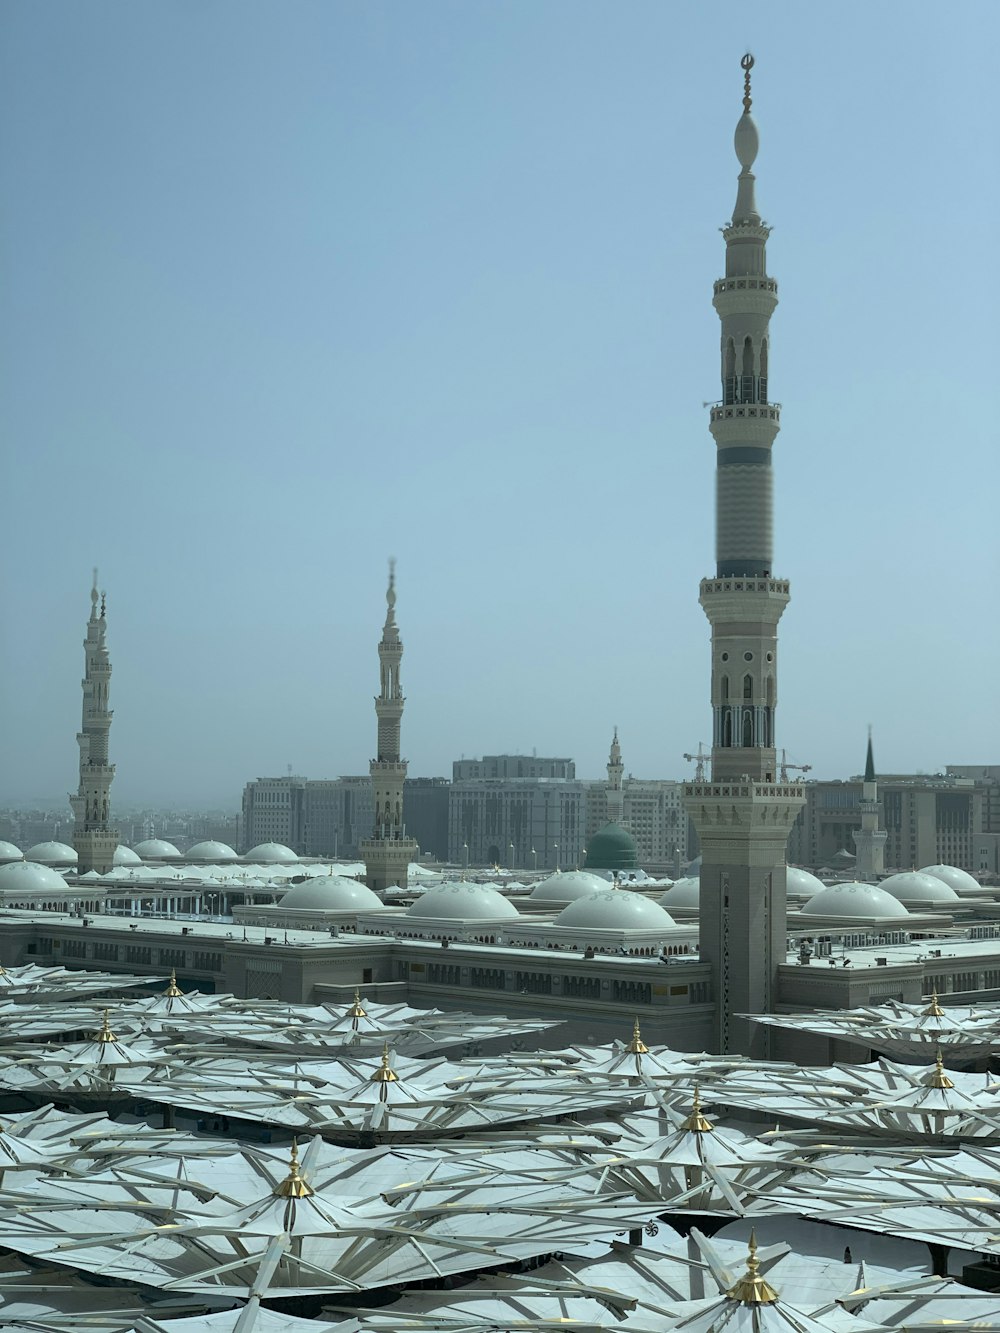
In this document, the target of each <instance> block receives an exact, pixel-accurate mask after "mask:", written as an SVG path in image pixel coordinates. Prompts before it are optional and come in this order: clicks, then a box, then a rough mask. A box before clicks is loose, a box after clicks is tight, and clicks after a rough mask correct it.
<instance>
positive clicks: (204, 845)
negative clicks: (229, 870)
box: [184, 842, 239, 862]
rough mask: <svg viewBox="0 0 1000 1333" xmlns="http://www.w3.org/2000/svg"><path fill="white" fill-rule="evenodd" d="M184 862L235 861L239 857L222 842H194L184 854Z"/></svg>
mask: <svg viewBox="0 0 1000 1333" xmlns="http://www.w3.org/2000/svg"><path fill="white" fill-rule="evenodd" d="M184 860H185V861H212V862H215V861H237V860H239V857H238V856H237V855H236V853H235V852H234V851H233V849H232V847H228V846H227V845H226V844H225V843H224V842H196V843H195V845H194V846H193V847H189V848H188V849H187V851H186V852H185V853H184Z"/></svg>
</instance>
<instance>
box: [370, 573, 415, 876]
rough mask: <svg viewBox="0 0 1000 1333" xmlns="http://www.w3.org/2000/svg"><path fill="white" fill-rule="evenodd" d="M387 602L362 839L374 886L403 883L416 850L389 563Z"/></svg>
mask: <svg viewBox="0 0 1000 1333" xmlns="http://www.w3.org/2000/svg"><path fill="white" fill-rule="evenodd" d="M386 604H387V608H388V609H387V611H386V617H385V625H384V626H383V628H382V640H381V642H380V643H379V646H378V658H379V693H378V695H377V696H376V698H375V716H376V719H377V722H378V741H377V754H376V757H375V758H374V759H373V760H372V761H371V764H370V772H371V779H372V796H373V801H374V808H375V827H374V829H373V830H372V836H371V837H370V838H366V839H364V840H363V841H362V843H361V856H362V859H363V860H364V862H365V871H366V874H365V879H366V882H367V884H368V887H369V888H370V889H374V890H376V891H377V892H381V891H383V890H385V889H387V888H389V887H391V886H393V885H399V886H401V887H402V888H405V887H406V878H407V872H408V870H409V865H410V862H411V861H412V860H413V858H414V857H415V855H416V854H417V851H418V848H417V844H416V842H414V840H413V839H412V838H408V837H407V836H406V825H405V823H404V822H403V784H404V783H405V781H406V760H405V759H401V758H400V728H401V724H402V720H403V705H404V703H405V702H406V701H405V699H404V698H403V691H402V686H401V685H400V679H399V667H400V663H401V661H402V658H403V644H402V642H401V640H400V637H399V629H398V627H397V625H396V578H395V570H394V566H393V565H392V564H390V566H389V587H388V590H387V592H386Z"/></svg>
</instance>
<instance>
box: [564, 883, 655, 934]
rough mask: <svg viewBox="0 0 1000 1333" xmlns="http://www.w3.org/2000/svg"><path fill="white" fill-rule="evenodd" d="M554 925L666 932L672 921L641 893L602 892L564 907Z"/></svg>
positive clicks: (590, 928)
mask: <svg viewBox="0 0 1000 1333" xmlns="http://www.w3.org/2000/svg"><path fill="white" fill-rule="evenodd" d="M555 924H556V925H557V926H573V927H574V928H576V929H581V928H582V929H584V930H669V929H671V928H672V927H673V925H674V919H673V917H672V916H671V915H670V913H669V912H665V911H664V910H663V908H662V907H661V906H660V905H659V903H654V902H653V900H652V899H651V898H644V897H643V896H642V894H641V893H630V892H629V890H628V889H605V890H604V892H603V893H592V894H591V895H590V897H589V898H578V899H577V900H576V902H574V903H570V905H569V906H568V907H564V908H563V910H562V911H561V912H560V913H559V915H558V916H557V917H556V920H555Z"/></svg>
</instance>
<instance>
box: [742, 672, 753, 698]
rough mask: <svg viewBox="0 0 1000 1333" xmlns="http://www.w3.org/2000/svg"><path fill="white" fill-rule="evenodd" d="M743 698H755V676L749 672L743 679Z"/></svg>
mask: <svg viewBox="0 0 1000 1333" xmlns="http://www.w3.org/2000/svg"><path fill="white" fill-rule="evenodd" d="M743 698H744V699H752V698H753V676H751V675H750V673H749V672H747V674H746V675H745V676H744V677H743Z"/></svg>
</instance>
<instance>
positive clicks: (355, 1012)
mask: <svg viewBox="0 0 1000 1333" xmlns="http://www.w3.org/2000/svg"><path fill="white" fill-rule="evenodd" d="M347 1017H348V1018H367V1017H368V1014H367V1013H366V1011H365V1009H364V1008H363V1006H362V1004H361V992H360V991H359V990H358V988H357V986H355V987H354V1003H353V1004H352V1005H351V1007H350V1009H348V1011H347Z"/></svg>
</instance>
